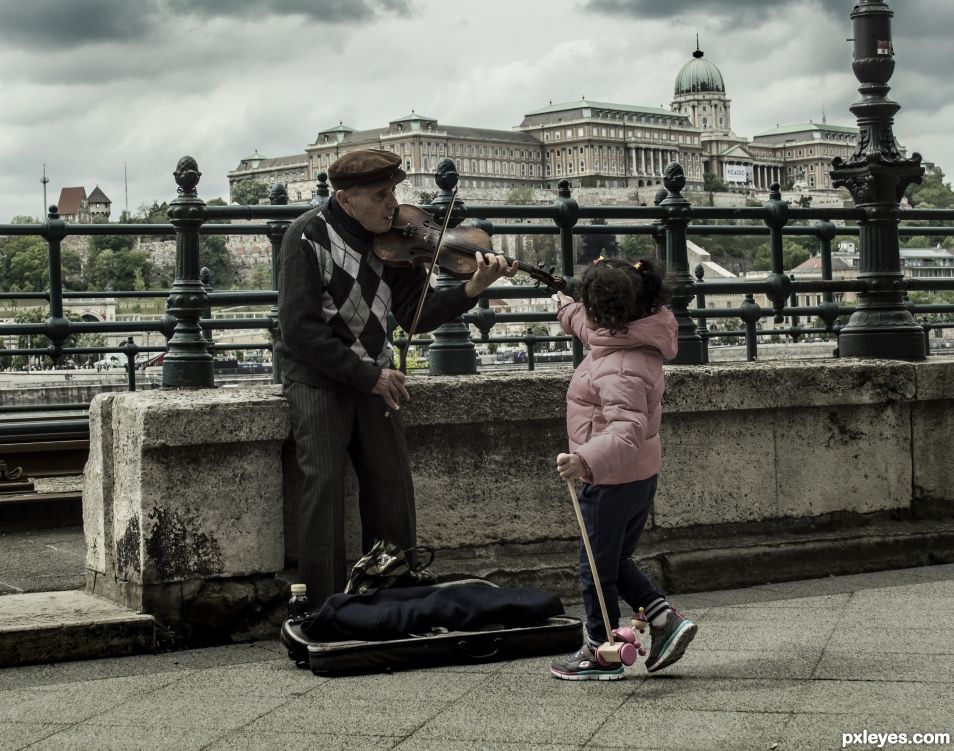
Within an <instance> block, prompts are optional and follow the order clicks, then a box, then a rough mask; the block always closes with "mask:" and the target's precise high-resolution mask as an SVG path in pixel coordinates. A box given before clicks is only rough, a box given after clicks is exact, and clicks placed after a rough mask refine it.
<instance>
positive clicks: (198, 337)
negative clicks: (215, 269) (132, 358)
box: [162, 156, 215, 388]
mask: <svg viewBox="0 0 954 751" xmlns="http://www.w3.org/2000/svg"><path fill="white" fill-rule="evenodd" d="M173 175H174V177H175V179H176V182H177V183H178V184H179V191H178V192H179V195H178V197H177V198H174V199H173V201H172V203H171V204H170V206H169V221H170V222H171V223H172V225H173V226H174V227H175V228H176V280H175V282H173V284H172V291H171V293H170V295H169V298H168V300H167V301H166V309H167V311H168V312H169V313H170V314H171V315H172V316H173V317H174V319H175V330H174V332H173V335H172V338H171V339H170V340H169V347H168V351H167V352H166V356H165V358H164V359H163V361H162V385H163V387H164V388H188V387H192V388H211V387H212V386H213V385H215V384H214V380H213V376H212V355H210V354H209V350H208V343H207V342H206V340H205V338H204V337H203V336H202V329H201V327H200V326H199V319H200V318H201V317H202V313H203V311H205V309H206V307H207V306H208V295H207V294H206V292H205V288H204V287H203V286H202V282H201V281H200V280H199V228H200V227H201V226H202V222H203V221H205V216H206V214H205V202H204V201H203V200H202V199H201V198H199V196H198V193H197V192H196V189H195V188H196V186H197V185H198V184H199V178H200V177H201V176H202V173H201V172H199V166H198V165H197V164H196V161H195V159H193V158H192V157H191V156H184V157H182V158H181V159H180V160H179V163H178V164H177V165H176V171H175V172H174V173H173Z"/></svg>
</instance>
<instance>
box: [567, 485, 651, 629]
mask: <svg viewBox="0 0 954 751" xmlns="http://www.w3.org/2000/svg"><path fill="white" fill-rule="evenodd" d="M656 480H657V475H653V476H652V477H649V478H647V479H645V480H636V481H635V482H628V483H625V484H622V485H589V484H587V483H583V486H582V489H581V490H580V493H579V499H580V509H581V510H582V511H583V521H584V523H585V524H586V530H587V533H588V534H589V538H590V545H591V547H592V548H593V559H594V560H595V562H596V570H597V572H598V573H599V578H600V584H602V586H603V597H604V598H605V599H606V612H607V614H608V615H609V622H610V628H616V627H617V626H618V625H619V616H620V612H619V600H620V598H622V599H623V600H625V601H626V603H627V604H628V605H629V606H630V607H632V608H633V610H634V611H636V610H638V609H639V608H640V607H644V608H648V607H649V605H650V604H651V603H653V602H655V601H656V600H659V599H660V598H663V595H662V593H660V592H659V590H657V589H656V588H655V587H654V586H653V583H652V582H651V581H650V580H649V577H647V576H646V574H644V573H643V572H642V571H640V569H639V566H637V565H636V562H635V561H634V560H633V558H632V555H633V552H634V551H635V550H636V544H637V543H638V542H639V536H640V535H641V534H642V532H643V527H645V526H646V520H647V519H648V518H649V512H650V510H651V509H652V507H653V499H654V498H655V496H656ZM580 584H581V586H582V588H583V605H584V607H585V608H586V632H587V634H588V635H589V637H590V638H591V639H592V640H593V641H597V642H603V641H606V639H607V635H606V629H605V628H604V627H603V615H602V613H601V612H600V602H599V599H598V598H597V594H596V585H595V584H594V583H593V574H592V573H591V572H590V563H589V560H588V559H587V557H586V549H585V548H584V547H583V542H582V540H581V541H580Z"/></svg>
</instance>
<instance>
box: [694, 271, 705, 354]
mask: <svg viewBox="0 0 954 751" xmlns="http://www.w3.org/2000/svg"><path fill="white" fill-rule="evenodd" d="M693 273H695V275H696V307H697V308H699V310H700V311H702V312H700V313H699V317H698V325H697V326H696V331H697V332H698V334H699V338H700V339H702V357H703V360H702V362H703V364H705V363H708V362H709V316H707V315H706V313H705V310H706V292H705V289H706V288H705V274H706V267H705V266H703V265H702V264H701V263H700V264H697V265H696V268H695V269H694V270H693Z"/></svg>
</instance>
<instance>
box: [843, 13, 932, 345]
mask: <svg viewBox="0 0 954 751" xmlns="http://www.w3.org/2000/svg"><path fill="white" fill-rule="evenodd" d="M893 15H894V13H893V12H892V11H891V10H890V9H889V8H888V5H887V4H886V3H884V2H882V0H860V2H859V3H858V4H857V5H856V6H855V7H854V9H853V10H852V12H851V19H852V23H853V27H854V28H853V30H854V34H853V37H854V40H853V41H854V49H853V52H852V63H851V67H852V70H853V71H854V74H855V78H857V79H858V81H859V82H860V83H861V85H860V86H859V87H858V91H859V93H860V94H861V101H860V102H856V103H855V104H853V105H852V106H851V108H850V109H851V111H852V112H853V113H854V114H855V116H856V118H857V120H858V131H859V134H858V148H857V150H856V151H855V153H854V154H852V156H851V157H850V158H849V159H848V160H847V161H846V160H844V159H842V158H841V157H835V158H834V159H833V160H832V166H833V167H834V169H832V170H831V173H830V174H831V177H832V185H833V186H835V187H841V186H844V187H846V188H847V189H848V190H849V191H850V192H851V195H852V198H853V199H854V201H855V205H856V206H858V208H860V209H863V210H864V212H865V218H864V219H863V220H861V221H860V222H859V230H860V237H859V244H860V256H861V258H860V263H859V274H858V278H859V279H862V280H864V281H865V282H866V283H867V288H866V290H865V291H864V292H860V293H859V295H858V305H857V307H856V308H855V312H854V313H853V314H852V316H851V318H850V319H849V321H848V324H847V325H846V326H845V327H844V328H842V329H841V334H840V336H839V341H838V349H839V352H840V355H841V356H842V357H883V358H890V359H898V360H922V359H924V356H925V353H924V332H923V329H922V328H921V327H920V326H918V325H917V322H916V321H915V320H914V317H913V316H912V315H911V312H910V311H909V310H908V309H907V308H906V307H905V306H904V304H903V303H902V292H903V286H902V285H903V278H904V277H903V274H902V273H901V255H900V252H899V248H898V223H899V221H900V218H901V209H900V201H901V198H902V196H903V195H904V191H905V188H907V186H908V185H910V184H911V183H920V182H921V178H922V175H923V174H924V168H923V167H921V155H920V154H917V153H914V154H912V155H911V158H910V159H905V158H904V157H903V156H902V155H901V153H900V152H899V150H898V147H897V144H896V143H895V140H894V132H893V129H892V126H893V123H894V115H895V113H897V112H898V110H900V109H901V107H900V105H898V104H897V103H895V102H893V101H890V100H889V99H887V98H886V96H885V95H886V94H887V93H888V91H890V87H889V86H888V85H887V82H888V81H889V80H890V78H891V75H892V74H893V73H894V48H893V45H892V41H891V17H892V16H893Z"/></svg>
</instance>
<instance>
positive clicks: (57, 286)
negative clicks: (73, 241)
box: [43, 206, 70, 363]
mask: <svg viewBox="0 0 954 751" xmlns="http://www.w3.org/2000/svg"><path fill="white" fill-rule="evenodd" d="M43 237H44V239H45V240H46V242H47V244H48V246H49V262H50V317H49V318H47V319H46V325H47V327H48V330H49V335H50V341H51V342H52V343H53V346H52V351H51V356H52V358H53V361H54V363H55V362H56V361H57V360H59V358H60V355H61V354H62V349H63V343H64V342H65V341H66V339H67V337H69V335H70V322H69V321H68V320H66V317H65V316H64V315H63V263H62V248H61V243H62V241H63V238H64V237H66V222H64V221H63V220H62V219H60V215H59V214H58V213H57V207H56V206H50V213H49V214H47V217H46V221H44V222H43Z"/></svg>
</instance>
